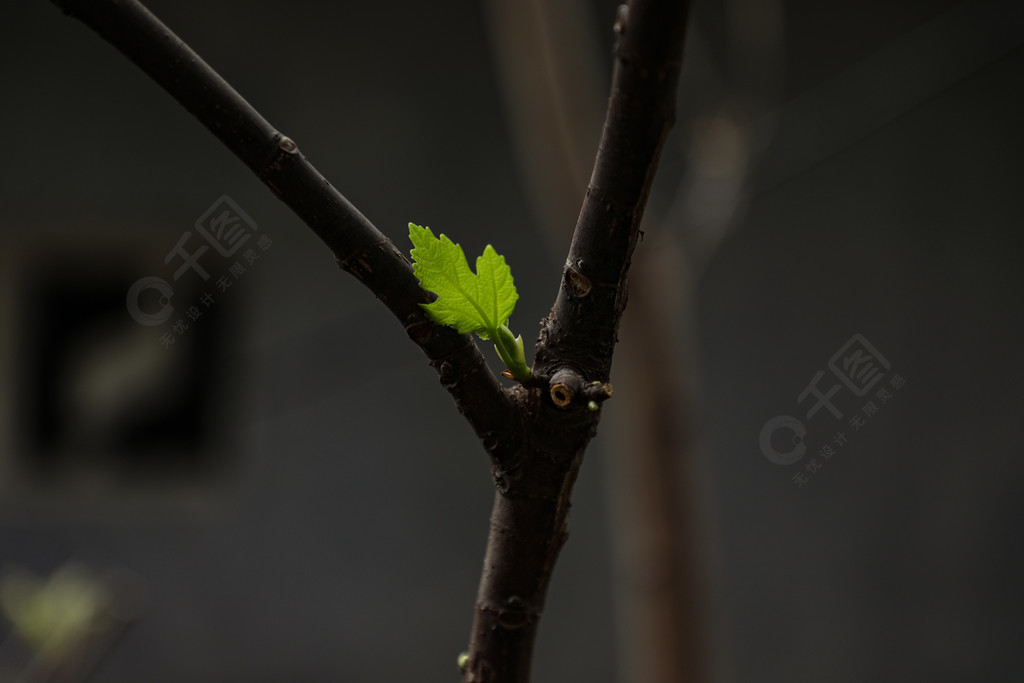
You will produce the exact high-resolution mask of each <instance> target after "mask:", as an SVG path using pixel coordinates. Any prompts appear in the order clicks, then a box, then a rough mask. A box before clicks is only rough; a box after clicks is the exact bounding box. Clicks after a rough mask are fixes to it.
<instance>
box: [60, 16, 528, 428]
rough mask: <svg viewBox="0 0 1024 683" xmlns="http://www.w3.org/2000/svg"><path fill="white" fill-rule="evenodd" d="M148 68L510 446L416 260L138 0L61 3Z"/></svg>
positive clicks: (474, 422)
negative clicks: (432, 310) (432, 311)
mask: <svg viewBox="0 0 1024 683" xmlns="http://www.w3.org/2000/svg"><path fill="white" fill-rule="evenodd" d="M53 2H54V4H55V5H57V6H58V7H59V8H60V9H61V10H62V11H63V12H64V13H65V14H68V15H70V16H72V17H74V18H76V19H78V20H80V21H82V22H83V23H84V24H86V25H87V26H89V27H90V28H91V29H93V30H94V31H96V33H98V34H99V35H100V37H102V38H103V39H104V40H106V41H107V42H108V43H110V44H111V45H113V46H114V47H116V48H117V49H118V50H120V51H121V52H122V53H123V54H124V55H125V56H126V57H128V59H129V60H131V61H132V62H133V63H134V64H135V65H136V66H138V67H139V68H140V69H142V70H143V71H144V72H146V74H147V75H149V76H150V78H152V79H153V80H154V81H155V82H156V83H157V84H158V85H160V86H161V87H162V88H163V89H164V90H166V91H167V92H168V93H169V94H170V95H171V96H172V97H174V99H176V100H177V101H178V102H179V103H180V104H181V105H182V106H183V107H185V109H187V110H188V111H189V113H191V114H192V115H193V116H194V117H195V118H196V119H198V120H199V122H200V123H202V124H203V125H204V126H206V128H207V129H209V131H210V132H211V133H213V134H214V135H215V136H216V137H217V138H218V139H219V140H220V141H221V142H222V143H224V146H226V147H227V148H228V149H229V150H231V151H232V152H234V153H235V155H237V156H238V158H239V159H241V160H242V162H243V163H244V164H245V165H246V166H248V167H249V169H250V170H252V172H253V173H255V174H256V175H257V176H258V177H259V179H260V180H262V181H263V182H264V183H265V184H266V185H267V187H269V188H270V189H271V190H272V191H273V192H274V194H275V195H277V197H278V198H279V199H280V200H281V201H283V202H284V203H285V204H287V205H288V207H289V208H291V209H292V211H294V212H295V213H296V215H298V216H299V218H301V219H302V220H303V221H304V222H305V223H306V225H308V226H309V227H310V228H312V230H313V232H315V233H316V234H317V236H318V237H319V238H320V239H321V240H323V242H324V243H325V244H326V245H327V246H328V247H329V248H330V250H331V251H332V252H333V253H334V256H335V258H336V259H337V262H338V264H339V265H340V266H341V267H342V268H343V269H345V270H346V271H348V272H350V273H351V274H352V275H354V276H355V277H356V278H357V279H358V280H359V281H360V282H362V283H363V284H364V285H366V287H368V288H369V289H370V291H372V292H373V293H374V294H375V295H376V296H377V298H378V299H380V300H381V301H382V302H383V303H384V304H385V305H386V306H387V307H388V308H389V309H390V310H391V312H392V313H394V314H395V317H397V318H398V320H399V321H400V322H401V324H402V325H403V327H405V330H406V332H407V333H408V334H409V337H410V338H411V339H412V340H413V341H414V342H415V343H416V344H417V345H419V346H420V348H422V349H423V351H424V353H426V354H427V357H428V358H429V359H430V363H431V365H433V366H434V368H435V369H436V370H437V372H438V374H439V375H440V379H441V383H442V384H443V385H444V386H445V388H446V389H448V391H449V392H450V393H451V394H452V396H453V398H454V399H455V403H456V405H457V406H458V408H459V412H461V413H462V414H463V415H465V417H466V419H467V420H468V421H469V423H470V425H471V426H472V427H473V429H474V431H475V432H476V433H477V436H479V437H480V438H481V439H482V440H483V441H484V445H485V447H486V446H488V445H495V444H498V445H495V446H494V447H495V448H498V447H500V448H506V447H510V446H511V445H512V444H514V443H515V441H516V434H517V433H518V430H517V429H516V427H515V424H514V420H513V419H511V416H512V411H511V403H510V401H509V397H508V395H507V393H506V392H505V391H504V390H503V389H502V387H501V385H500V384H499V383H498V380H497V378H495V377H494V374H493V373H492V372H491V371H490V370H489V369H488V367H487V363H486V361H485V359H484V356H483V354H481V353H480V350H479V349H478V348H477V346H476V344H475V343H474V342H473V340H472V338H471V337H470V336H469V335H463V334H458V333H457V332H455V331H454V330H452V329H451V328H449V327H445V326H443V325H437V324H435V323H434V322H432V321H431V320H430V319H429V318H428V317H427V315H426V313H425V312H424V311H423V309H422V308H421V307H420V305H419V304H421V303H427V302H428V301H429V300H430V299H429V296H430V295H429V294H428V293H427V292H425V291H424V290H423V289H422V288H421V287H420V285H419V282H418V281H417V280H416V277H415V276H414V275H413V272H412V266H411V265H410V264H409V261H408V259H406V257H405V255H404V254H402V253H401V252H400V251H399V250H398V249H396V248H395V246H394V245H393V244H392V243H391V240H389V239H388V238H387V237H386V236H385V235H384V234H383V233H381V232H380V231H379V230H377V228H376V227H374V225H373V224H372V223H371V222H370V221H369V220H367V218H366V217H365V216H363V214H362V213H360V212H359V211H358V210H357V209H356V208H355V207H354V206H353V205H352V204H351V203H350V202H349V201H348V200H347V199H346V198H345V197H344V196H343V195H342V194H341V193H340V192H338V191H337V190H336V189H335V188H334V187H333V186H332V185H331V184H330V183H329V182H327V180H326V179H325V178H324V177H323V176H322V175H321V174H320V172H319V171H317V170H316V168H315V167H314V166H313V165H312V164H310V163H309V161H307V160H306V158H305V157H304V156H303V155H302V154H301V153H300V152H299V149H298V146H297V145H296V144H295V142H293V141H292V140H291V139H290V138H288V137H286V136H284V135H282V134H281V133H280V132H278V131H277V130H276V129H274V127H273V126H271V125H270V124H269V123H268V122H267V120H266V119H264V118H263V117H262V116H261V115H260V114H259V112H257V111H256V110H255V109H254V108H253V107H252V105H250V104H249V103H248V102H246V101H245V99H243V98H242V96H241V95H239V94H238V92H236V91H235V90H234V89H233V88H232V87H231V86H230V85H229V84H228V83H227V82H226V81H225V80H224V79H223V78H221V76H220V75H219V74H218V73H217V72H215V71H214V70H213V69H211V68H210V67H209V66H208V65H207V64H206V62H204V61H203V60H202V59H201V58H200V57H199V55H197V54H196V53H195V52H193V51H192V49H191V48H190V47H189V46H188V45H186V44H185V43H184V42H183V41H182V40H181V39H180V38H178V36H176V35H175V34H174V33H172V32H171V30H170V29H168V28H167V27H166V26H165V25H164V24H163V23H161V22H160V20H159V19H157V18H156V17H155V16H154V15H153V14H152V13H150V11H149V10H148V9H146V8H145V7H143V6H142V5H141V4H140V3H138V2H136V1H135V0H123V1H121V2H118V1H116V0H53Z"/></svg>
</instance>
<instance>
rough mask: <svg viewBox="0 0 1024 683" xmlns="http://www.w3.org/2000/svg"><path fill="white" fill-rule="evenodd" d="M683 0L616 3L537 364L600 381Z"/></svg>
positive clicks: (670, 106)
mask: <svg viewBox="0 0 1024 683" xmlns="http://www.w3.org/2000/svg"><path fill="white" fill-rule="evenodd" d="M688 6H689V3H688V2H686V1H684V0H637V1H635V2H631V3H630V4H629V6H628V8H627V7H626V6H620V8H619V16H618V19H617V21H616V23H615V30H616V32H617V33H618V34H619V41H618V44H617V46H616V49H615V56H616V62H615V70H614V73H613V76H612V93H611V97H610V98H609V101H608V113H607V115H606V116H605V124H604V131H603V133H602V135H601V144H600V147H599V149H598V153H597V159H596V161H595V162H594V171H593V173H592V175H591V178H590V184H589V186H588V188H587V195H586V198H585V199H584V202H583V208H582V210H581V211H580V216H579V219H578V221H577V223H576V231H575V233H574V235H573V241H572V245H571V246H570V248H569V257H568V259H567V260H566V263H565V268H564V270H563V278H562V286H561V288H560V290H559V292H558V298H557V300H556V301H555V306H554V309H553V310H552V313H551V315H550V316H549V317H548V319H547V321H546V324H545V327H544V329H543V330H542V331H541V344H540V348H539V350H538V353H537V363H538V364H539V365H541V366H542V367H543V366H546V365H555V364H559V363H569V364H572V365H574V366H576V367H577V368H579V369H580V370H582V371H583V374H585V375H587V376H588V377H590V378H593V379H595V380H600V381H607V379H608V376H609V372H610V370H611V359H612V351H613V349H614V346H615V341H616V336H615V335H616V331H617V330H618V326H619V319H620V317H621V316H622V311H623V310H624V309H625V306H626V298H627V289H626V274H627V271H628V270H629V263H630V259H631V257H632V254H633V249H634V248H635V247H636V241H637V237H638V236H639V234H640V221H641V219H642V218H643V212H644V206H645V205H646V203H647V195H648V193H649V192H650V187H651V181H652V180H653V178H654V171H655V169H656V168H657V164H658V156H659V154H660V152H661V146H662V144H663V143H664V140H665V137H666V136H667V135H668V131H669V129H670V128H671V127H672V124H673V123H674V121H675V100H676V86H677V84H678V81H679V70H680V67H681V65H682V57H683V52H682V47H683V38H684V35H685V30H686V16H687V12H688Z"/></svg>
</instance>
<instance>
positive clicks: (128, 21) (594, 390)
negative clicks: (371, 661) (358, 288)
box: [55, 0, 688, 683]
mask: <svg viewBox="0 0 1024 683" xmlns="http://www.w3.org/2000/svg"><path fill="white" fill-rule="evenodd" d="M55 2H56V4H58V6H60V7H61V8H62V9H63V10H64V11H65V12H66V13H68V14H71V15H73V16H75V17H76V18H78V19H80V20H82V21H83V22H84V23H86V24H87V25H89V26H90V27H92V28H93V29H94V30H95V31H97V33H99V34H100V35H101V36H102V37H103V38H104V39H105V40H107V41H108V42H110V43H111V44H113V45H114V46H115V47H117V48H118V49H119V50H121V51H122V52H123V53H124V54H125V55H126V56H127V57H128V58H129V59H131V60H132V61H133V62H134V63H135V64H137V65H138V66H139V67H140V68H142V69H143V70H144V71H145V72H146V73H147V74H149V75H150V77H152V78H153V79H154V80H155V81H156V82H157V83H159V84H160V85H161V86H162V87H163V88H164V89H166V90H167V91H168V92H169V93H170V94H171V95H172V96H173V97H175V99H177V100H178V101H179V102H180V103H181V104H182V105H183V106H184V107H185V108H186V109H187V110H188V111H189V112H191V113H192V114H193V115H194V116H195V117H196V118H197V119H199V121H200V122H202V123H203V124H204V125H205V126H206V127H207V128H208V129H209V130H210V131H211V132H212V133H213V134H214V135H216V136H217V137H218V138H219V139H220V140H221V141H222V142H223V143H224V144H225V145H226V146H227V147H228V148H229V149H231V150H232V151H233V152H234V153H235V154H237V155H238V156H239V158H241V159H242V161H243V162H244V163H245V164H246V165H247V166H248V167H249V168H250V169H252V170H253V172H255V173H256V174H257V175H258V176H259V177H260V178H261V179H262V180H263V182H264V183H266V184H267V186H268V187H270V189H271V190H272V191H273V192H274V193H275V194H276V195H277V196H278V197H279V198H280V199H281V200H282V201H284V202H285V203H286V204H287V205H288V206H289V207H290V208H292V209H293V210H294V211H295V213H296V214H297V215H298V216H299V217H300V218H302V219H303V220H304V221H305V222H306V223H307V224H308V225H309V226H310V227H311V228H312V229H313V230H314V231H315V232H316V234H317V235H318V236H319V237H320V238H321V239H322V240H323V241H324V242H325V243H326V244H327V246H328V247H329V248H330V249H331V251H332V252H333V253H334V255H335V258H336V259H337V261H338V263H339V264H340V265H341V266H342V268H344V269H345V270H347V271H348V272H350V273H351V274H352V275H354V276H355V277H356V278H358V279H359V280H360V281H361V282H362V283H363V284H365V285H366V286H367V287H368V288H369V289H370V290H371V291H373V293H374V294H376V295H377V297H378V298H379V299H380V300H381V301H382V302H383V303H384V304H385V305H386V306H387V307H388V308H389V309H390V310H391V311H392V312H393V313H394V314H395V315H396V316H397V317H398V318H399V320H400V321H401V322H402V324H403V325H404V326H405V328H406V330H407V332H408V333H409V336H410V338H411V339H412V340H413V341H414V342H415V343H416V344H417V345H419V346H420V347H421V348H422V349H423V350H424V352H425V353H426V354H427V356H428V357H429V358H430V362H431V364H432V365H433V366H434V367H435V368H436V370H437V372H438V374H439V377H440V380H441V383H442V384H443V385H444V386H445V388H447V389H448V391H449V392H450V393H451V394H452V396H453V398H454V399H455V403H456V406H457V408H458V410H459V411H460V412H461V413H462V414H463V415H465V417H466V418H467V420H468V421H469V423H470V424H471V425H472V427H473V429H474V430H475V431H476V433H477V435H478V436H479V437H480V439H481V440H482V442H483V446H484V448H485V450H486V451H487V452H488V453H489V454H490V456H491V458H492V461H493V474H494V483H495V486H496V489H497V492H496V496H495V502H494V508H493V513H492V517H491V532H490V537H489V540H488V547H487V554H486V557H485V560H484V569H483V575H482V577H481V583H480V591H479V595H478V601H477V607H476V616H475V620H474V624H473V631H472V635H471V641H470V649H469V653H468V659H467V660H466V662H465V665H464V666H463V667H462V674H463V679H464V680H465V681H467V682H468V681H474V682H477V683H480V682H482V681H487V682H490V683H505V682H509V683H511V682H516V683H523V682H525V681H527V680H528V679H529V673H530V659H531V654H532V647H533V641H534V636H535V634H536V629H537V624H538V621H539V618H540V615H541V613H542V611H543V606H544V599H545V595H546V591H547V586H548V583H549V579H550V577H551V573H552V570H553V567H554V563H555V560H556V558H557V556H558V551H559V550H560V549H561V547H562V545H563V544H564V542H565V540H566V538H567V536H568V515H569V505H570V496H571V493H572V487H573V484H574V483H575V481H576V476H577V474H578V472H579V467H580V464H581V462H582V459H583V453H584V450H585V448H586V446H587V444H588V442H589V441H590V439H591V438H592V437H593V435H594V433H595V431H596V428H597V422H598V419H599V416H600V404H601V402H602V401H604V400H605V399H607V398H609V397H610V396H611V393H612V391H611V387H610V385H608V384H607V380H608V377H609V372H610V370H611V361H612V352H613V350H614V346H615V341H616V331H617V329H618V324H619V320H620V318H621V316H622V312H623V310H624V308H625V305H626V274H627V271H628V268H629V263H630V258H631V256H632V253H633V248H634V247H635V245H636V242H637V238H638V235H639V227H640V220H641V218H642V216H643V209H644V205H645V203H646V200H647V195H648V192H649V191H650V183H651V179H652V177H653V175H654V170H655V168H656V166H657V160H658V154H659V152H660V148H661V145H662V143H663V141H664V139H665V136H666V134H667V133H668V130H669V128H670V127H671V125H672V123H673V117H674V111H675V94H676V84H677V81H678V75H679V68H680V63H681V59H682V44H683V35H684V32H685V19H686V13H687V4H688V3H686V2H680V1H679V0H636V1H635V2H633V3H631V4H630V6H629V7H628V8H626V7H625V6H623V7H621V8H620V10H619V15H618V19H617V21H616V24H615V30H616V31H617V33H618V34H619V41H618V45H617V48H616V64H615V71H614V76H613V82H612V93H611V97H610V99H609V105H608V113H607V116H606V120H605V127H604V131H603V134H602V138H601V145H600V149H599V150H598V155H597V160H596V162H595V166H594V171H593V174H592V176H591V180H590V184H589V187H588V189H587V195H586V199H585V200H584V204H583V209H582V211H581V213H580V217H579V220H578V222H577V225H576V230H575V234H574V237H573V242H572V246H571V248H570V251H569V257H568V259H567V261H566V265H565V268H564V270H563V277H562V281H561V286H560V288H559V291H558V295H557V298H556V300H555V304H554V307H553V308H552V311H551V314H550V315H549V316H548V317H547V318H546V319H545V321H544V324H543V327H542V329H541V332H540V339H539V341H538V345H537V356H536V360H535V363H534V368H533V372H534V375H535V379H534V380H533V381H531V382H530V383H529V386H518V387H515V388H514V389H502V388H501V386H500V384H499V383H498V381H497V379H496V378H495V377H494V375H493V374H492V373H491V372H490V371H489V370H488V368H487V366H486V364H485V362H484V359H483V356H482V355H481V354H480V352H479V350H478V349H477V347H476V345H475V344H474V343H473V341H472V340H471V339H470V338H469V337H468V336H466V335H459V334H457V333H455V332H454V331H453V330H451V329H449V328H446V327H443V326H439V325H436V324H434V323H433V322H431V321H430V320H429V319H428V318H427V317H426V315H425V314H424V312H423V310H422V308H421V307H420V305H419V304H421V303H424V302H426V301H428V295H427V293H426V292H424V291H423V290H422V289H421V288H420V287H419V284H418V282H417V281H416V278H415V276H414V275H413V272H412V268H411V266H410V264H409V262H408V260H407V259H406V258H405V256H404V255H403V254H402V253H401V252H399V251H398V250H397V249H395V247H394V245H393V244H392V243H391V242H390V240H388V238H387V237H385V236H384V235H383V234H382V233H380V231H378V230H377V229H376V228H375V227H374V226H373V225H372V224H371V223H370V221H369V220H367V219H366V218H365V217H364V216H363V215H362V214H361V213H359V211H357V210H356V209H355V207H353V206H352V204H351V203H349V202H348V200H346V199H345V198H344V197H343V196H342V195H341V194H340V193H339V192H338V191H337V190H335V189H334V188H333V187H331V185H330V184H329V183H328V182H327V181H326V180H325V179H324V178H323V176H321V175H320V173H319V172H317V171H316V169H315V168H314V167H313V166H312V165H311V164H310V163H309V162H308V161H307V160H306V159H305V157H303V156H302V154H300V153H299V150H298V147H297V145H296V144H295V143H294V142H293V141H292V140H291V139H290V138H288V137H286V136H284V135H282V134H281V133H279V132H278V131H276V130H275V129H274V128H273V127H272V126H270V124H269V123H267V121H266V120H264V119H263V118H262V117H261V116H260V115H259V114H258V113H257V112H256V111H255V110H254V109H253V108H252V107H251V106H250V105H249V104H248V103H247V102H246V101H245V100H244V99H242V97H241V96H240V95H239V94H238V93H236V92H235V91H234V90H233V89H232V88H231V87H230V86H229V85H228V84H227V83H226V82H225V81H224V80H223V79H222V78H221V77H220V76H218V75H217V74H216V73H215V72H214V71H213V70H212V69H211V68H210V67H209V66H207V65H206V64H205V63H204V62H203V61H202V60H201V59H200V58H199V57H198V56H197V55H196V54H195V53H194V52H192V51H191V49H189V48H188V46H186V45H185V44H184V43H183V42H182V41H181V40H180V39H179V38H177V36H175V35H174V34H173V33H171V31H170V30H169V29H167V27H165V26H164V25H163V24H161V23H160V22H159V20H157V19H156V18H155V17H154V16H153V15H152V14H151V13H149V11H148V10H146V9H145V8H144V7H142V6H141V5H140V4H138V3H137V2H134V1H131V0H125V1H122V2H117V1H114V0H55Z"/></svg>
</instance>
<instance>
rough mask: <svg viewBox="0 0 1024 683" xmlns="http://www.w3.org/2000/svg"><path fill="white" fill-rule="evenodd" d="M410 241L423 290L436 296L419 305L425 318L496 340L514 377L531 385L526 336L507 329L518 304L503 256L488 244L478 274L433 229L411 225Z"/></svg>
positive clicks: (497, 348) (414, 264) (454, 246)
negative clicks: (517, 334) (429, 301)
mask: <svg viewBox="0 0 1024 683" xmlns="http://www.w3.org/2000/svg"><path fill="white" fill-rule="evenodd" d="M409 239H411V240H412V243H413V246H414V248H413V250H412V252H411V254H412V258H413V265H412V269H413V272H414V273H415V274H416V277H417V278H418V279H419V281H420V285H421V286H422V287H423V289H426V290H428V291H431V292H434V293H435V294H437V301H433V302H431V303H429V304H420V305H421V306H423V308H424V310H426V312H427V315H429V316H430V317H431V319H432V320H434V322H437V323H440V324H442V325H447V326H449V327H454V328H455V329H456V330H458V331H459V332H461V333H462V334H471V333H475V334H477V335H478V336H480V337H481V338H483V339H493V340H494V348H495V349H496V350H497V351H498V356H499V357H501V360H502V361H503V362H504V363H505V367H507V368H508V369H509V372H511V376H512V377H515V378H516V379H518V380H519V381H520V382H524V383H525V382H529V381H530V379H532V377H533V374H532V373H531V372H530V366H528V365H527V364H526V354H525V352H524V350H523V337H522V335H520V336H518V337H514V336H513V335H512V332H511V331H510V330H509V329H508V326H507V325H506V324H505V323H507V322H508V319H509V316H511V315H512V311H513V310H514V309H515V307H516V301H518V300H519V294H518V293H516V286H515V284H514V283H513V282H512V269H511V268H509V267H508V264H506V263H505V257H504V256H501V255H499V254H498V252H496V251H494V247H492V246H491V245H489V244H488V245H487V246H486V247H484V254H483V256H480V257H479V258H477V260H476V273H474V272H473V271H472V270H470V269H469V262H468V261H466V254H465V253H464V252H463V251H462V247H460V246H459V245H458V244H453V243H452V241H451V240H450V239H448V238H447V237H445V236H444V235H441V237H440V238H437V237H434V233H432V232H430V228H423V227H420V226H418V225H416V224H415V223H410V224H409Z"/></svg>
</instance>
